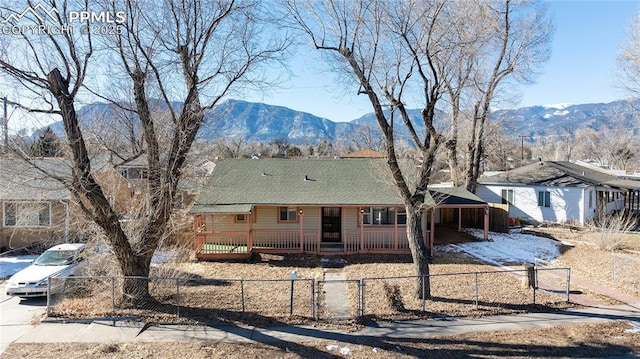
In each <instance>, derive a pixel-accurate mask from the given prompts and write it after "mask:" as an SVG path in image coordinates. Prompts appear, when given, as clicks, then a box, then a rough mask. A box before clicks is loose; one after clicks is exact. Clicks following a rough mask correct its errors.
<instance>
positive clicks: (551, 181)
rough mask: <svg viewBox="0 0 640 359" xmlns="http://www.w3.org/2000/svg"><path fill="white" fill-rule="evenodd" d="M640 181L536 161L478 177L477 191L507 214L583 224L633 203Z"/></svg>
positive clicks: (595, 170)
mask: <svg viewBox="0 0 640 359" xmlns="http://www.w3.org/2000/svg"><path fill="white" fill-rule="evenodd" d="M638 193H640V181H633V180H628V179H621V178H619V177H617V176H615V175H612V174H609V173H607V172H606V171H604V170H599V169H596V168H593V167H591V166H588V167H587V166H583V165H579V164H576V163H573V162H565V161H539V162H537V163H533V164H530V165H526V166H523V167H519V168H516V169H513V170H510V171H506V172H502V173H498V174H495V175H492V176H487V177H482V178H480V179H479V184H478V187H477V189H476V195H477V196H478V197H480V198H482V199H483V200H485V201H488V202H502V203H505V204H509V217H511V218H517V217H521V218H523V219H528V220H534V221H538V222H555V223H577V224H580V225H584V224H585V223H587V222H589V221H590V220H592V219H593V218H594V217H596V216H597V215H598V214H599V213H605V214H609V213H611V212H614V211H623V210H626V209H628V208H631V207H632V206H633V201H637V198H638Z"/></svg>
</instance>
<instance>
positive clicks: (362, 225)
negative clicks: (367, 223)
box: [360, 207, 373, 252]
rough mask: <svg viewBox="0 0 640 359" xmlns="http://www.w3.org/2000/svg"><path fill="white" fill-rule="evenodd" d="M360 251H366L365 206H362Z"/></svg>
mask: <svg viewBox="0 0 640 359" xmlns="http://www.w3.org/2000/svg"><path fill="white" fill-rule="evenodd" d="M372 222H373V221H372ZM360 251H361V252H362V251H364V208H362V207H360Z"/></svg>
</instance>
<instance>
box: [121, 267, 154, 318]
mask: <svg viewBox="0 0 640 359" xmlns="http://www.w3.org/2000/svg"><path fill="white" fill-rule="evenodd" d="M128 257H129V260H128V261H127V262H126V263H121V267H122V271H123V273H122V274H123V276H124V279H123V282H122V301H121V306H122V307H123V308H145V307H146V306H148V305H149V304H153V303H155V302H156V300H155V299H154V298H153V297H152V296H151V294H150V293H149V270H150V264H151V260H150V259H149V258H141V257H138V256H132V255H129V256H128ZM145 257H146V256H145Z"/></svg>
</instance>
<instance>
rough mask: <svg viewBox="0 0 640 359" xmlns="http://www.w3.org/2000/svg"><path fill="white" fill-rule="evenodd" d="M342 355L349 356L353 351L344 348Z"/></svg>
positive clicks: (341, 350)
mask: <svg viewBox="0 0 640 359" xmlns="http://www.w3.org/2000/svg"><path fill="white" fill-rule="evenodd" d="M340 354H342V355H349V354H351V349H349V348H347V347H344V348H340Z"/></svg>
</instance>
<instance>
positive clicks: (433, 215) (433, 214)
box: [429, 207, 436, 256]
mask: <svg viewBox="0 0 640 359" xmlns="http://www.w3.org/2000/svg"><path fill="white" fill-rule="evenodd" d="M435 231H436V208H435V207H433V208H432V209H431V233H429V255H430V256H433V243H434V239H435Z"/></svg>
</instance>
